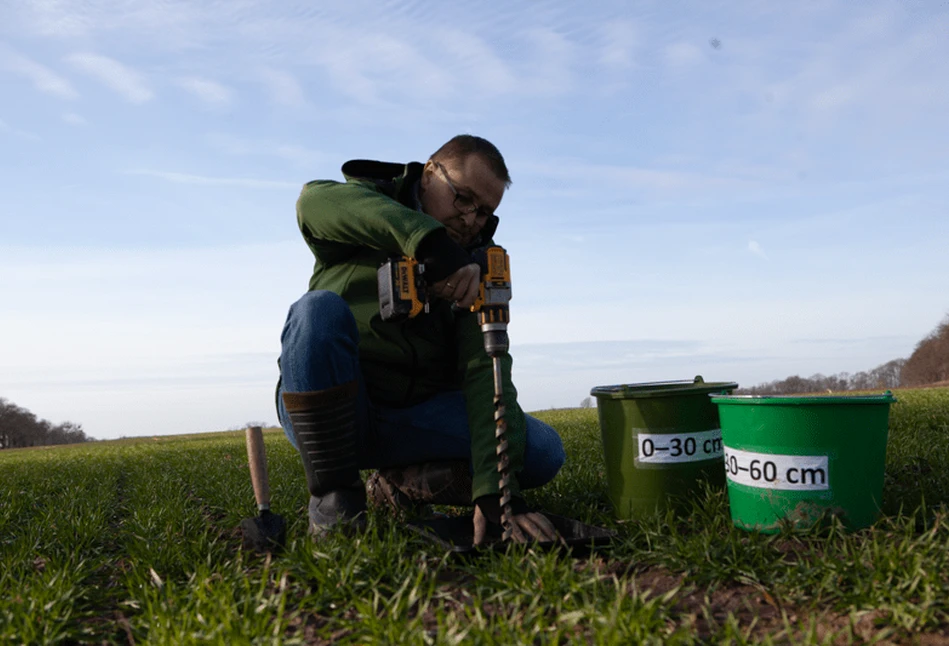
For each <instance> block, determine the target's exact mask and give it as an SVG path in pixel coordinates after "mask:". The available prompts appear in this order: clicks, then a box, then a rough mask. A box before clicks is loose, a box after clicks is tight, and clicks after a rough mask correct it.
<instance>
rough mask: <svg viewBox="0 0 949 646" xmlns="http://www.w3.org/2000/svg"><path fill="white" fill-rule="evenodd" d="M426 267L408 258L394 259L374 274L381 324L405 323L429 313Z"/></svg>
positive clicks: (395, 257) (399, 257)
mask: <svg viewBox="0 0 949 646" xmlns="http://www.w3.org/2000/svg"><path fill="white" fill-rule="evenodd" d="M424 274H425V265H424V264H423V263H420V262H419V261H417V260H415V258H409V257H408V256H393V257H392V258H389V260H387V261H386V262H384V263H383V264H382V265H381V266H380V267H379V269H378V271H377V277H378V281H379V314H380V315H381V316H382V320H383V321H404V320H406V319H410V318H414V317H416V316H418V315H419V314H421V313H423V312H428V309H429V308H428V294H427V291H426V284H425V277H424Z"/></svg>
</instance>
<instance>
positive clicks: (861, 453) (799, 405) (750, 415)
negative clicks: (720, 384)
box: [711, 391, 896, 533]
mask: <svg viewBox="0 0 949 646" xmlns="http://www.w3.org/2000/svg"><path fill="white" fill-rule="evenodd" d="M711 400H712V402H713V403H714V404H716V405H717V406H718V413H719V418H720V419H721V423H722V441H723V443H724V446H725V471H726V474H727V478H728V502H729V506H730V507H731V516H732V522H734V524H735V525H736V526H737V527H741V528H743V529H752V530H758V531H761V532H765V533H775V532H777V531H779V529H780V527H781V525H782V524H785V523H790V524H791V526H793V527H796V528H805V527H809V526H811V525H813V524H814V523H816V522H818V521H819V520H821V519H822V518H826V517H827V516H828V515H835V516H838V517H839V518H840V519H841V520H842V521H843V523H844V525H845V526H846V527H848V528H849V529H860V528H862V527H867V526H869V525H871V524H873V522H874V521H876V519H877V518H878V516H879V513H880V500H881V498H882V495H883V469H884V463H885V462H886V440H887V430H888V424H889V413H890V404H892V403H893V402H895V401H896V398H895V397H893V395H892V394H891V393H890V392H889V391H887V392H886V393H884V394H882V395H837V396H829V395H828V396H810V397H808V396H805V397H800V396H750V395H725V396H712V397H711Z"/></svg>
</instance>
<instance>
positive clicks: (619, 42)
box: [600, 21, 640, 70]
mask: <svg viewBox="0 0 949 646" xmlns="http://www.w3.org/2000/svg"><path fill="white" fill-rule="evenodd" d="M639 45H640V34H639V30H638V29H637V28H636V27H635V26H634V25H633V24H632V23H631V22H628V21H619V22H614V23H610V24H608V25H605V26H603V27H602V42H601V45H600V64H602V65H604V66H606V67H609V68H615V69H620V70H624V69H628V68H630V67H632V66H633V65H634V63H635V60H634V56H635V52H636V49H637V48H638V46H639Z"/></svg>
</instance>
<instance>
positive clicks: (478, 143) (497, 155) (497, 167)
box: [431, 135, 511, 188]
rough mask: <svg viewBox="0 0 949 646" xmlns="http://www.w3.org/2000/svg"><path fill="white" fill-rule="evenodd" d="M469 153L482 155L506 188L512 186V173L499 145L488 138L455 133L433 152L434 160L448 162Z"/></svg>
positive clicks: (462, 157)
mask: <svg viewBox="0 0 949 646" xmlns="http://www.w3.org/2000/svg"><path fill="white" fill-rule="evenodd" d="M468 155H481V158H482V159H484V160H485V161H486V162H488V166H489V167H490V168H491V171H492V172H493V173H494V175H495V176H496V177H497V178H498V179H499V180H501V181H503V182H504V186H505V188H507V187H510V186H511V174H510V173H509V172H508V170H507V165H506V164H505V163H504V157H502V156H501V151H500V150H498V149H497V146H495V145H494V144H492V143H491V142H490V141H488V140H487V139H484V138H482V137H477V136H475V135H455V136H454V137H452V138H451V139H449V140H448V141H447V142H445V144H443V145H442V147H441V148H439V149H438V150H436V151H435V152H434V154H432V157H431V158H432V159H433V160H434V161H439V162H446V161H455V160H460V159H464V158H465V157H467V156H468Z"/></svg>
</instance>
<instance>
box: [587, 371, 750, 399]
mask: <svg viewBox="0 0 949 646" xmlns="http://www.w3.org/2000/svg"><path fill="white" fill-rule="evenodd" d="M736 388H738V383H737V382H734V381H709V382H706V381H705V380H704V379H702V376H701V375H698V376H696V377H695V378H694V379H682V380H675V381H646V382H641V383H633V384H615V385H611V386H596V387H594V388H593V389H591V390H590V394H591V395H592V396H594V397H597V398H605V399H638V398H646V397H649V398H652V397H675V396H681V395H714V394H721V393H722V392H723V391H731V390H735V389H736Z"/></svg>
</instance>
